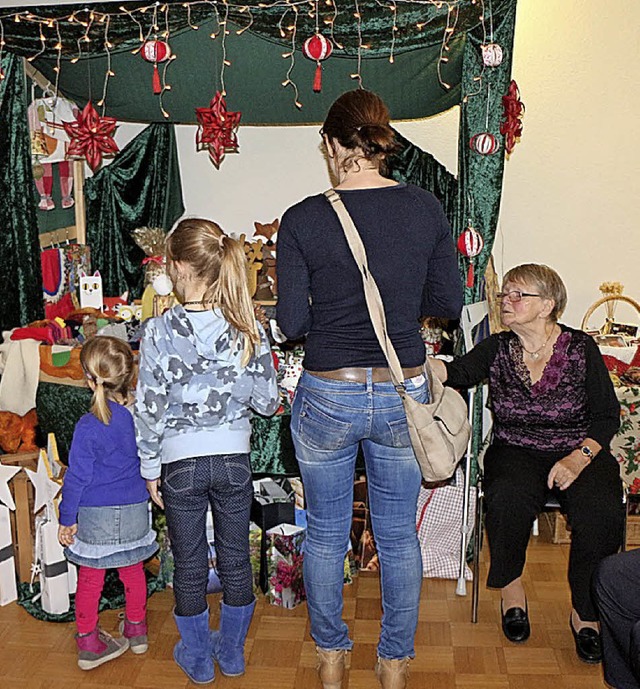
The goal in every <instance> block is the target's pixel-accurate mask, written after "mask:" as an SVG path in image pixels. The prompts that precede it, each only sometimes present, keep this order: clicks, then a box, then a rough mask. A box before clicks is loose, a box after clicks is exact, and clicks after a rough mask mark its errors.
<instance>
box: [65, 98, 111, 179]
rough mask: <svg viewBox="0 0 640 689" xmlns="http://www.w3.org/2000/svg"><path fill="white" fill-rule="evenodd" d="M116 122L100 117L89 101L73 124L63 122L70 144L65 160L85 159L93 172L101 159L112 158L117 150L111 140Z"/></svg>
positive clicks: (109, 118)
mask: <svg viewBox="0 0 640 689" xmlns="http://www.w3.org/2000/svg"><path fill="white" fill-rule="evenodd" d="M116 125H117V122H116V120H115V118H113V117H101V116H100V115H98V112H97V111H96V109H95V108H94V107H93V104H92V103H91V101H89V102H88V103H87V104H86V105H85V106H84V108H83V110H82V112H81V113H79V115H78V117H77V118H76V121H75V122H63V126H64V130H65V132H67V135H68V136H69V139H70V140H71V141H70V144H69V148H68V149H67V158H78V159H81V158H86V160H87V163H88V164H89V167H90V168H91V169H92V170H93V171H94V172H95V171H96V169H97V168H98V167H99V166H100V163H101V162H102V157H103V155H104V156H113V155H115V154H116V153H117V152H118V151H119V148H118V146H117V144H116V142H115V141H114V140H113V134H114V132H115V130H116Z"/></svg>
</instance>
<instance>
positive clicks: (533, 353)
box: [520, 326, 555, 361]
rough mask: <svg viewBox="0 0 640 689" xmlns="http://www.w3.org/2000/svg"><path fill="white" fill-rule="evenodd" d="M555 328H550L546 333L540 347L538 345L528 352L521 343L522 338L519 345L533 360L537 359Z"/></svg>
mask: <svg viewBox="0 0 640 689" xmlns="http://www.w3.org/2000/svg"><path fill="white" fill-rule="evenodd" d="M554 330H555V326H553V327H552V328H551V332H550V333H549V334H548V335H547V339H546V340H545V341H544V342H543V343H542V346H541V347H538V349H535V350H534V351H533V352H530V351H529V350H528V349H527V348H526V347H525V346H524V345H523V344H522V340H520V346H521V347H522V350H523V351H524V352H526V353H527V354H528V355H529V356H530V357H531V358H532V359H533V360H534V361H537V360H538V359H539V358H540V356H541V352H542V350H543V349H544V348H545V347H546V346H547V344H548V342H549V340H550V339H551V336H552V335H553V331H554Z"/></svg>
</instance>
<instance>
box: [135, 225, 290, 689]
mask: <svg viewBox="0 0 640 689" xmlns="http://www.w3.org/2000/svg"><path fill="white" fill-rule="evenodd" d="M167 262H168V264H167V269H168V273H169V276H170V277H171V279H172V281H173V283H174V291H175V293H176V294H177V295H178V297H179V298H180V300H181V302H182V303H181V304H179V305H177V306H175V307H174V308H172V309H170V310H169V311H167V312H166V313H165V314H164V315H162V316H160V317H158V318H152V319H150V320H149V321H147V325H146V327H145V331H144V334H143V338H142V342H141V346H140V372H139V377H138V387H137V393H136V405H135V425H136V435H137V440H138V450H139V454H140V459H141V465H142V476H143V478H145V479H146V480H147V488H148V490H149V493H150V494H151V498H152V500H153V501H154V502H155V503H156V504H158V505H159V506H160V507H162V508H164V509H165V510H166V516H167V525H168V529H169V538H170V540H171V547H172V550H173V555H174V561H175V572H174V579H173V586H174V595H175V611H174V617H175V621H176V625H177V627H178V631H179V632H180V636H181V640H180V641H179V642H178V643H177V644H176V646H175V648H174V652H173V656H174V659H175V661H176V663H177V664H178V665H179V666H180V667H181V668H182V670H183V671H184V672H185V673H186V674H187V676H188V677H189V679H191V680H192V681H193V682H195V683H198V684H205V683H208V682H212V681H213V679H214V659H215V660H216V661H217V662H218V666H219V669H220V671H221V672H222V674H224V675H229V676H235V675H241V674H242V673H243V672H244V641H245V637H246V634H247V631H248V628H249V624H250V622H251V618H252V616H253V610H254V607H255V598H254V596H253V587H252V576H251V565H250V561H249V511H250V507H251V498H252V493H253V491H252V482H251V466H250V463H249V450H250V447H249V440H250V434H251V426H250V415H251V409H253V410H255V411H257V412H258V413H260V414H267V415H268V414H273V413H274V412H275V410H276V409H277V407H278V404H279V402H278V393H277V386H276V377H275V371H274V368H273V362H272V357H271V352H270V349H269V344H268V341H267V338H266V336H265V333H264V331H263V330H262V327H261V326H260V325H259V324H258V323H257V321H256V319H255V316H254V311H253V304H252V302H251V297H250V294H249V290H248V284H247V275H246V259H245V255H244V249H243V247H242V246H241V245H240V244H239V243H238V242H237V241H236V240H234V239H232V238H231V237H229V236H227V235H225V234H224V233H223V232H222V230H221V229H220V228H219V227H218V225H216V224H215V223H214V222H211V221H209V220H202V219H187V220H183V221H181V222H180V223H179V224H178V225H177V226H176V228H175V229H174V230H173V231H172V232H171V233H170V234H169V235H168V237H167ZM160 488H161V492H160ZM209 506H211V510H212V513H213V520H214V530H215V534H216V554H217V566H218V571H219V574H220V579H221V581H222V587H223V602H222V605H221V613H220V630H219V631H216V632H210V630H209V609H208V607H207V598H206V587H207V575H208V546H207V539H206V525H205V519H206V514H207V510H208V508H209Z"/></svg>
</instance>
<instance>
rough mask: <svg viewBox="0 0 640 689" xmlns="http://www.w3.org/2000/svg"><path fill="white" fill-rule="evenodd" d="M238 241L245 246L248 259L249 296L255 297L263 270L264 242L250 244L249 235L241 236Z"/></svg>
mask: <svg viewBox="0 0 640 689" xmlns="http://www.w3.org/2000/svg"><path fill="white" fill-rule="evenodd" d="M238 241H239V242H240V244H242V246H244V254H245V256H246V257H247V279H248V280H249V294H250V295H251V296H252V297H253V295H254V294H255V293H256V289H257V288H258V273H259V272H260V270H261V269H262V240H261V239H259V240H258V241H257V242H248V241H247V235H245V234H241V235H240V237H238Z"/></svg>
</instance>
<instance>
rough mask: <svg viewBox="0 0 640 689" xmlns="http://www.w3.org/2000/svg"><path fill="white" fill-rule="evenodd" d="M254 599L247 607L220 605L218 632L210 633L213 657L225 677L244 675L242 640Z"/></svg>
mask: <svg viewBox="0 0 640 689" xmlns="http://www.w3.org/2000/svg"><path fill="white" fill-rule="evenodd" d="M255 607H256V601H255V599H254V600H253V602H251V603H250V604H249V605H243V606H239V607H236V606H232V605H225V604H224V603H221V604H220V631H218V632H212V634H211V642H212V647H213V657H214V659H215V660H216V661H217V662H218V667H219V668H220V672H222V674H223V675H226V676H227V677H237V676H238V675H243V674H244V640H245V639H246V638H247V632H248V631H249V625H250V624H251V618H252V617H253V611H254V609H255Z"/></svg>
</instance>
